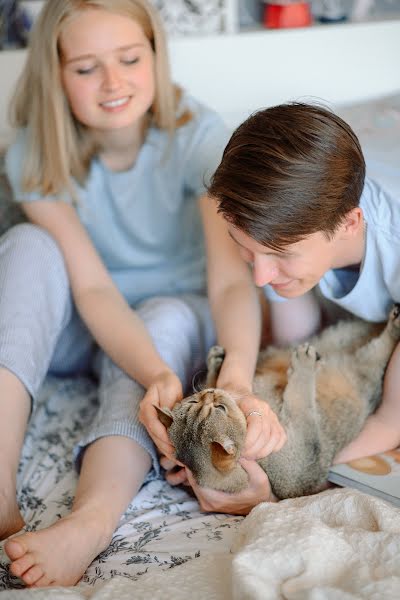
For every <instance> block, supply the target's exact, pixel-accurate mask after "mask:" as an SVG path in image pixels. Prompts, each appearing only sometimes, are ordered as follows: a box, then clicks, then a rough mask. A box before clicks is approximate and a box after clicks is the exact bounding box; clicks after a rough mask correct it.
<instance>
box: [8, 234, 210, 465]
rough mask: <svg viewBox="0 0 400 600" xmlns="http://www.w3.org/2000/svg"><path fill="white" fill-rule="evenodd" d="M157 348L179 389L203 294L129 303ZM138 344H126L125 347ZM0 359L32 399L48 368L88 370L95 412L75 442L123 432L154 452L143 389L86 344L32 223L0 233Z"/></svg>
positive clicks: (46, 240) (201, 351)
mask: <svg viewBox="0 0 400 600" xmlns="http://www.w3.org/2000/svg"><path fill="white" fill-rule="evenodd" d="M135 309H136V311H137V313H138V314H139V315H140V317H141V318H142V320H143V321H144V323H145V324H146V327H147V329H148V331H149V332H150V335H151V337H152V339H153V342H154V345H155V347H156V348H157V350H158V352H159V353H160V355H161V356H162V358H163V359H164V361H165V362H166V363H167V364H168V365H169V367H170V368H171V369H172V370H173V371H174V372H175V373H176V374H177V375H178V377H179V378H180V380H181V381H182V384H183V387H184V388H189V386H190V384H191V381H192V378H193V376H194V375H195V374H196V373H197V372H198V371H199V370H200V369H201V368H202V366H203V365H204V360H205V356H206V353H207V350H208V348H209V347H210V346H211V345H212V344H213V342H214V329H213V325H212V320H211V316H210V313H209V307H208V303H207V300H206V298H205V297H204V296H200V295H196V294H187V295H182V296H179V297H167V296H166V297H156V298H150V299H147V300H144V301H142V302H141V303H140V304H138V305H137V306H135ZM136 352H138V353H139V352H140V348H132V353H134V354H135V353H136ZM0 366H2V367H5V368H6V369H8V370H10V371H11V372H13V373H14V374H15V375H16V376H17V377H18V378H19V379H20V380H21V381H22V383H23V384H24V385H25V387H26V389H27V390H28V391H29V393H30V395H31V396H32V401H33V403H34V402H35V398H36V396H37V394H38V391H39V389H40V386H41V384H42V382H43V379H44V378H45V376H46V374H47V373H48V372H50V373H53V374H56V375H59V376H68V375H76V374H79V373H82V374H85V373H90V372H93V371H94V372H95V373H96V375H97V377H98V380H99V402H100V407H99V410H98V413H97V416H96V418H95V420H94V422H93V424H92V426H91V428H90V430H89V431H88V432H87V434H86V436H85V437H84V439H82V440H81V442H80V443H79V446H78V447H77V449H76V458H77V461H78V462H79V459H80V457H81V455H82V451H83V449H84V448H85V447H86V446H87V445H88V444H90V443H91V442H93V441H95V440H96V439H99V438H100V437H104V436H109V435H123V436H126V437H129V438H131V439H134V440H135V441H136V442H138V443H139V444H141V445H142V446H143V447H144V448H145V449H146V450H147V451H148V452H149V453H150V455H151V457H152V460H153V467H154V473H155V474H158V472H159V465H158V459H157V452H156V450H155V448H154V445H153V443H152V441H151V439H150V437H149V436H148V434H147V432H146V429H145V428H144V427H143V425H141V423H139V421H138V410H139V404H140V401H141V400H142V398H143V396H144V389H143V387H142V386H141V385H139V384H138V383H137V382H135V381H133V380H132V379H131V378H130V377H128V375H126V374H125V373H124V372H123V371H122V370H121V369H119V368H118V367H117V366H116V365H115V364H114V363H113V362H112V361H111V360H110V359H109V358H108V357H107V356H106V355H105V354H104V352H102V351H101V350H100V349H99V348H98V347H97V346H96V345H95V343H94V341H93V338H92V337H91V335H90V333H89V331H88V330H87V328H86V327H85V325H84V324H83V322H82V320H81V319H80V317H79V315H78V314H77V312H76V310H75V308H74V305H73V302H72V298H71V292H70V287H69V282H68V277H67V273H66V270H65V267H64V261H63V258H62V255H61V252H60V250H59V249H58V247H57V245H56V244H55V242H54V241H53V240H52V238H51V237H50V236H49V235H48V234H47V233H46V232H44V231H43V230H41V229H40V228H38V227H35V226H34V225H30V224H22V225H17V226H16V227H14V228H12V229H10V230H9V231H8V232H7V233H6V234H5V235H3V236H2V237H1V238H0Z"/></svg>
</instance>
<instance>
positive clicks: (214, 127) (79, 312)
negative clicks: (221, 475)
mask: <svg viewBox="0 0 400 600" xmlns="http://www.w3.org/2000/svg"><path fill="white" fill-rule="evenodd" d="M12 115H13V123H14V125H15V126H16V127H17V136H16V140H15V142H14V143H13V145H12V146H11V147H10V148H9V150H8V153H7V160H6V166H7V173H8V176H9V179H10V182H11V185H12V188H13V192H14V195H15V199H16V200H17V201H19V202H21V203H22V206H23V209H24V211H25V213H26V215H27V216H28V218H29V220H30V222H31V224H28V225H21V226H18V227H16V228H14V229H12V230H10V231H9V232H8V233H7V234H6V235H5V236H4V237H3V238H2V239H1V241H0V286H1V303H0V390H1V404H0V411H1V413H0V453H1V456H2V464H3V467H4V468H2V475H1V477H2V481H1V482H0V490H2V492H1V493H2V494H3V496H2V498H1V503H0V511H1V512H0V534H1V537H2V538H7V537H8V536H10V535H11V534H14V533H16V532H18V531H19V530H20V529H21V528H22V526H23V518H22V516H21V514H20V513H19V510H18V506H17V503H16V499H15V487H16V483H15V480H16V470H17V465H18V459H19V453H20V449H21V445H22V440H23V435H24V431H25V428H26V424H27V421H28V417H29V413H30V411H31V408H32V405H33V406H34V402H35V398H36V396H37V393H38V390H39V388H40V385H41V383H42V381H43V378H44V377H45V375H46V373H47V372H48V371H51V372H53V373H57V374H59V375H68V374H74V373H80V372H88V371H91V370H92V371H94V373H95V374H96V375H97V377H98V381H99V401H100V407H99V411H98V415H97V417H96V419H95V422H94V423H93V424H92V427H91V429H90V431H88V432H87V434H86V435H85V437H84V438H83V439H82V440H81V442H80V444H79V445H78V447H77V449H76V462H77V466H78V468H80V477H79V482H78V487H77V490H76V496H75V500H74V504H73V507H72V511H71V513H70V514H69V515H68V516H66V517H64V518H62V519H60V520H59V521H57V522H56V523H55V524H54V525H52V526H51V527H49V528H47V529H44V530H41V531H37V532H33V533H32V532H30V533H21V534H20V535H18V536H14V537H12V539H9V540H8V541H7V542H6V544H5V549H6V552H7V554H8V556H9V558H10V559H11V571H12V573H13V574H15V575H17V576H19V577H21V578H22V579H23V581H24V582H25V583H26V584H27V585H29V586H49V585H72V584H75V583H76V582H77V581H78V580H79V579H80V578H81V576H82V575H83V573H84V571H85V569H86V568H87V566H88V565H89V564H90V562H91V561H92V560H93V559H94V557H95V556H97V555H98V554H99V553H100V552H101V551H102V550H104V549H105V548H106V547H107V546H108V544H109V543H110V540H111V537H112V534H113V532H114V530H115V528H116V527H117V524H118V521H119V519H120V517H121V515H122V514H123V513H124V511H125V509H126V508H127V506H128V504H129V502H130V501H131V499H132V498H133V497H134V496H135V494H136V493H137V491H138V489H139V488H140V486H141V485H142V483H143V481H144V480H145V478H146V476H147V477H155V476H157V475H158V473H159V463H158V459H157V452H156V448H155V446H154V445H153V442H152V440H154V442H155V443H156V445H157V446H158V449H159V451H160V452H161V453H162V454H164V455H165V457H166V458H164V459H163V460H164V461H167V462H168V459H169V460H170V459H171V457H172V455H173V448H172V446H171V444H170V443H169V441H168V437H167V435H166V431H165V429H164V428H163V427H162V425H161V424H160V423H159V422H158V420H157V418H156V411H155V408H154V405H167V406H172V405H173V404H174V403H175V402H176V401H177V400H179V399H180V398H181V397H182V393H183V390H184V389H185V388H187V386H188V385H189V383H190V381H191V377H192V374H193V372H194V371H196V369H198V368H199V366H200V364H201V363H202V361H203V360H204V356H205V353H206V351H207V348H208V347H209V345H210V344H211V343H212V341H213V337H214V334H213V326H212V321H211V318H210V315H209V310H208V303H207V300H206V297H205V283H206V281H205V256H204V254H205V253H204V238H203V230H204V232H205V239H206V246H207V253H208V260H209V263H208V264H209V267H208V277H209V289H210V299H211V304H212V310H213V314H214V318H215V322H216V328H217V335H218V338H219V340H220V342H221V343H222V344H223V345H224V346H225V347H226V348H227V360H226V364H225V366H224V369H223V371H222V373H221V377H220V380H219V384H220V385H221V386H225V387H232V388H234V389H235V390H237V391H238V392H239V393H240V395H241V398H243V399H242V400H241V407H242V409H243V410H244V411H245V412H246V414H248V413H249V412H252V413H253V415H254V411H257V410H258V411H260V404H259V401H258V400H257V399H256V398H254V397H253V396H252V395H251V383H250V382H251V379H252V375H253V370H254V363H255V357H256V354H257V346H258V340H259V328H260V324H259V320H260V319H259V310H258V303H257V299H256V295H255V293H254V289H253V286H252V284H251V277H250V274H249V272H248V269H247V268H246V266H245V265H244V263H243V262H242V261H241V260H240V258H239V255H238V252H237V250H236V248H235V247H234V244H233V243H232V241H231V240H230V238H229V236H228V234H227V231H226V228H225V226H224V224H223V222H222V219H221V218H220V217H219V216H218V215H217V213H216V209H215V206H214V203H213V202H212V201H211V200H210V199H208V198H207V196H206V195H205V188H204V182H205V181H207V179H208V178H209V176H210V175H212V173H213V171H214V170H215V168H216V166H217V165H218V162H219V160H220V157H221V155H222V151H223V148H224V145H225V143H226V141H227V132H226V130H225V127H224V125H223V123H222V121H221V120H220V119H219V117H218V116H217V115H216V114H214V113H213V112H212V111H210V110H208V109H207V108H205V107H204V106H202V105H201V104H200V103H198V102H197V101H195V100H194V99H193V98H191V97H189V96H188V95H186V94H183V93H182V92H181V91H180V90H179V89H178V88H177V87H175V86H174V85H173V84H172V82H171V79H170V75H169V70H168V62H167V53H166V47H165V40H164V35H163V32H162V28H161V26H160V24H159V21H158V17H157V14H156V13H155V12H154V10H153V9H152V7H151V5H149V4H148V3H147V1H146V0H48V2H47V3H46V4H45V6H44V9H43V11H42V13H41V16H40V17H39V19H38V21H37V24H36V26H35V29H34V31H33V34H32V38H31V46H30V51H29V56H28V60H27V63H26V67H25V70H24V72H23V74H22V76H21V78H20V81H19V83H18V86H17V90H16V94H15V97H14V100H13V110H12ZM140 403H142V404H141V408H140V419H141V421H142V422H143V423H144V424H145V426H146V427H144V426H143V425H142V423H140V422H139V418H138V414H139V407H140ZM262 406H263V407H264V405H262ZM248 421H249V434H248V444H247V446H248V453H247V456H248V457H249V458H255V457H258V456H261V455H265V454H267V453H268V452H269V451H271V450H272V449H273V448H277V447H279V445H281V444H282V443H283V441H284V434H283V433H282V430H281V428H280V426H279V424H278V423H276V421H274V420H273V419H272V418H270V416H269V415H266V414H265V411H264V414H263V417H258V418H255V417H254V416H249V418H248ZM149 434H150V435H149ZM252 469H254V465H252V466H251V467H250V471H251V470H252ZM253 474H254V473H253ZM250 475H251V478H252V473H250ZM189 476H190V474H189ZM180 477H181V479H182V476H180ZM257 478H258V479H257ZM178 479H179V478H178ZM256 479H257V482H256V484H254V481H253V488H254V490H252V492H251V494H250V499H249V497H247V496H246V499H245V502H244V504H245V505H246V506H245V509H243V508H241V509H240V510H242V511H243V510H247V511H248V510H249V508H250V507H251V506H252V505H254V504H255V503H256V502H257V501H259V500H260V499H264V498H266V497H268V494H269V487H268V482H267V480H266V478H265V477H264V475H263V476H262V477H261V476H260V474H259V472H258V471H257V472H256ZM171 482H172V483H176V482H177V481H176V480H175V481H174V480H173V477H172V479H171ZM250 488H251V486H250ZM239 501H241V502H242V504H243V498H242V499H241V500H240V498H239ZM218 502H219V504H218V506H217V505H216V506H215V509H216V510H220V509H222V508H227V509H229V508H230V506H229V502H228V504H224V503H225V499H222V500H221V499H219V500H218ZM203 503H204V502H203ZM239 503H240V502H239ZM235 507H237V501H236V504H235V506H234V507H233V508H235ZM233 512H235V510H233Z"/></svg>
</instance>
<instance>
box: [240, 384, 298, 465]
mask: <svg viewBox="0 0 400 600" xmlns="http://www.w3.org/2000/svg"><path fill="white" fill-rule="evenodd" d="M237 404H238V406H239V408H240V409H241V410H242V412H243V413H244V415H245V417H246V421H247V434H246V439H245V443H244V448H243V451H242V456H243V457H244V458H247V459H248V460H257V459H259V458H265V457H266V456H268V455H269V454H271V452H277V451H278V450H280V449H281V448H282V446H283V445H284V444H285V442H286V439H287V438H286V432H285V430H284V428H283V427H282V425H281V424H280V422H279V420H278V417H277V416H276V414H275V413H274V412H273V411H272V410H271V409H270V407H269V406H268V404H267V403H266V402H264V401H263V400H260V399H259V398H257V397H256V396H253V395H252V394H251V395H246V396H245V397H244V398H242V399H241V400H239V401H238V403H237Z"/></svg>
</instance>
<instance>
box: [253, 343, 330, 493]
mask: <svg viewBox="0 0 400 600" xmlns="http://www.w3.org/2000/svg"><path fill="white" fill-rule="evenodd" d="M319 360H320V356H319V354H318V353H317V351H316V349H315V348H314V346H312V345H310V344H303V345H302V346H299V347H298V348H296V349H295V350H294V351H293V353H292V357H291V367H290V369H289V370H288V383H287V385H286V388H285V391H284V393H283V400H282V408H281V413H280V415H279V418H280V421H281V423H282V425H283V426H284V427H285V429H286V432H287V437H288V439H287V442H286V444H285V445H284V446H283V448H282V449H281V450H280V451H279V452H276V453H272V454H270V455H269V456H268V457H267V458H266V459H264V460H263V463H262V464H263V467H264V468H265V471H266V473H267V474H268V477H269V480H270V483H271V486H272V489H273V492H274V494H275V495H276V496H277V497H278V498H291V497H296V496H303V495H306V494H310V493H314V492H316V491H319V490H320V489H321V486H322V485H323V484H324V482H325V480H326V473H327V469H328V464H329V463H328V461H327V460H325V458H324V456H322V443H321V426H320V415H319V412H318V408H317V403H316V373H317V370H318V367H319ZM321 458H323V460H321ZM328 458H330V457H328Z"/></svg>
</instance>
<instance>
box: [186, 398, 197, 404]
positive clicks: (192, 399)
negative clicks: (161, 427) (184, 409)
mask: <svg viewBox="0 0 400 600" xmlns="http://www.w3.org/2000/svg"><path fill="white" fill-rule="evenodd" d="M197 402H198V400H196V398H191V399H190V400H186V404H197Z"/></svg>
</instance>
